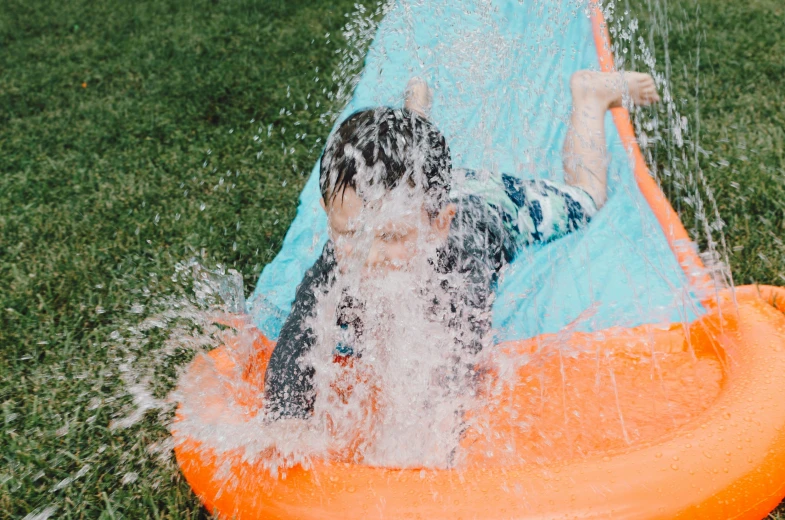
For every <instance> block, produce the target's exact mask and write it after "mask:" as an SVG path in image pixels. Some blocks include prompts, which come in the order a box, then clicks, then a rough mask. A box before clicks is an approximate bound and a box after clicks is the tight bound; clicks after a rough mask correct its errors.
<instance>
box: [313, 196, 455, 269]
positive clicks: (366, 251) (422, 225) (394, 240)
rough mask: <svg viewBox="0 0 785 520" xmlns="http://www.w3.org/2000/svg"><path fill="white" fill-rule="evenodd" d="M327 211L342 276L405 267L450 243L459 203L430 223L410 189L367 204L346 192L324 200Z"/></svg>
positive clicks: (448, 207)
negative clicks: (355, 270) (356, 271)
mask: <svg viewBox="0 0 785 520" xmlns="http://www.w3.org/2000/svg"><path fill="white" fill-rule="evenodd" d="M322 207H323V208H324V210H325V211H326V212H327V223H328V227H329V233H330V238H331V239H332V241H333V244H334V245H335V256H336V260H337V261H338V266H339V268H340V269H341V271H342V272H346V271H347V270H348V269H351V268H355V266H358V267H362V268H363V269H365V270H367V271H387V270H391V269H405V268H406V267H407V266H408V265H410V263H411V261H412V260H413V259H414V258H415V257H418V256H419V255H423V254H428V252H429V251H433V250H435V247H436V246H439V245H442V244H444V243H445V242H446V240H447V235H448V234H449V231H450V223H451V222H452V219H453V217H454V216H455V205H453V204H448V205H447V206H445V208H444V209H442V210H441V211H440V212H439V214H438V215H437V216H436V217H435V218H433V219H431V218H430V217H429V216H428V213H427V212H426V211H425V209H424V208H423V204H422V203H420V202H419V201H418V200H417V197H416V196H414V197H413V196H412V190H406V189H401V190H395V191H393V192H387V193H386V194H385V196H384V197H380V198H379V199H377V200H374V201H371V202H368V201H363V199H362V198H360V196H358V195H357V192H356V191H355V190H354V189H353V188H346V190H345V191H343V192H339V193H338V194H337V195H336V196H335V197H334V198H333V199H332V200H331V201H330V203H329V204H325V202H324V200H322Z"/></svg>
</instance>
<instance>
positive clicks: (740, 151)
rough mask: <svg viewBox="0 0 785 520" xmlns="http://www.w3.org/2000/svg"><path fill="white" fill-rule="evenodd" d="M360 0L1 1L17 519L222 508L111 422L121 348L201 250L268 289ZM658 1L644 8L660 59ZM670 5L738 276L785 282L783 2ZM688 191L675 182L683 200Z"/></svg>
mask: <svg viewBox="0 0 785 520" xmlns="http://www.w3.org/2000/svg"><path fill="white" fill-rule="evenodd" d="M354 3H355V0H330V1H326V0H325V1H316V0H287V1H285V2H284V1H283V0H254V1H252V0H192V1H190V2H181V1H178V0H138V1H136V2H122V1H119V0H106V1H104V2H88V1H87V0H72V1H69V2H61V1H54V0H4V1H3V2H2V3H0V50H1V52H0V174H1V176H0V315H2V321H1V322H0V406H1V407H2V410H1V415H0V417H1V418H2V421H3V424H2V427H1V428H0V457H2V461H1V462H0V517H8V518H21V517H24V516H25V515H26V514H28V513H30V512H31V511H34V510H37V509H38V508H46V507H53V508H56V510H55V513H54V517H56V518H97V517H100V518H120V517H125V518H148V517H152V518H198V517H205V516H206V513H205V512H204V511H203V510H202V508H201V507H200V505H199V503H198V501H197V500H196V499H195V497H194V496H193V495H192V494H191V492H190V490H189V488H188V486H187V485H186V484H185V482H184V481H183V479H182V478H181V477H180V476H179V473H178V472H177V471H176V468H174V466H172V465H171V464H170V465H169V466H166V465H162V464H160V463H158V462H154V461H153V460H152V459H153V456H152V455H148V454H146V453H145V450H146V448H147V447H148V446H149V445H150V444H151V443H152V442H153V441H155V440H158V439H162V438H165V437H166V433H165V432H164V431H162V429H161V428H160V426H157V425H156V424H155V422H154V421H153V420H149V421H147V422H144V423H142V424H140V425H138V426H137V427H134V428H132V429H129V430H116V431H113V430H111V429H109V423H110V419H111V417H112V416H113V414H114V413H116V412H117V410H118V406H119V404H120V403H118V402H117V401H114V400H113V396H114V393H115V391H116V390H117V386H118V385H119V382H118V381H117V380H116V378H115V377H114V373H115V372H113V371H110V370H107V368H106V367H107V362H108V356H109V353H108V352H107V348H106V347H105V343H106V342H107V341H108V338H109V335H110V334H111V332H112V331H113V330H114V325H113V323H114V320H116V319H117V318H118V317H120V316H123V315H125V314H126V313H127V312H128V309H129V306H130V305H131V303H133V302H134V301H135V298H136V297H137V295H140V294H145V292H146V291H150V292H152V293H160V294H165V293H166V292H167V291H169V290H172V284H173V282H172V281H171V279H170V276H171V274H172V272H173V271H174V266H175V263H177V262H181V261H183V260H186V259H188V258H189V257H192V256H198V257H201V258H202V259H203V261H204V262H205V263H206V264H208V265H212V264H216V263H222V264H224V265H226V266H228V267H232V268H234V269H237V270H238V271H239V272H240V273H242V275H243V276H244V279H245V283H246V292H250V290H251V289H252V288H253V284H254V283H255V282H256V279H257V277H258V275H259V272H260V271H261V269H262V267H263V266H264V265H265V264H266V263H267V262H269V261H270V260H271V259H272V258H273V256H274V255H275V253H276V251H277V249H278V247H279V246H280V243H281V240H282V238H283V234H284V232H285V231H286V229H287V227H288V225H289V223H290V222H291V220H292V218H293V217H294V212H295V209H296V204H297V195H298V193H299V191H300V189H301V188H302V186H303V184H304V181H305V175H307V173H309V172H310V169H311V167H312V165H313V163H314V162H315V160H316V159H317V157H318V154H319V153H320V144H319V142H318V141H317V140H319V139H320V140H324V138H325V137H326V134H327V132H328V129H329V128H328V125H329V118H328V119H324V118H322V119H321V120H320V117H319V116H320V115H321V114H322V113H324V112H325V110H326V109H329V108H332V109H337V108H340V107H338V106H337V104H336V103H335V101H334V99H332V98H333V96H328V95H327V94H328V93H330V92H331V91H332V90H333V89H334V87H335V85H334V82H333V80H331V79H330V78H331V71H333V70H334V69H335V67H336V66H337V64H338V63H339V59H340V55H339V54H336V51H337V50H340V49H342V45H343V42H342V40H341V37H340V29H341V27H342V26H343V24H345V23H346V21H347V18H345V16H344V15H345V14H346V13H348V12H351V11H353V10H354V9H355V7H354ZM649 3H650V2H649V0H636V2H635V6H633V7H632V8H631V9H632V12H633V13H637V12H640V14H639V16H640V18H641V26H642V30H641V33H642V34H644V35H646V37H647V38H650V39H652V41H654V42H655V44H657V45H658V56H659V57H661V58H664V46H663V45H661V43H662V42H661V39H660V38H661V37H660V35H659V33H656V34H655V33H654V32H648V31H649V29H648V27H649V26H647V24H651V18H650V16H649V15H648V14H647V13H648V12H649V11H648V9H646V8H645V6H647V5H648V4H649ZM366 5H370V2H368V3H366ZM374 5H375V4H374ZM636 6H637V7H636ZM668 6H669V7H668V12H667V13H659V12H657V10H656V9H654V10H653V11H652V12H654V14H655V15H656V16H659V17H664V18H660V19H665V18H667V20H668V22H669V25H668V53H669V59H670V63H671V72H670V77H671V79H672V82H673V88H674V92H675V95H676V97H677V99H679V100H680V102H681V103H682V105H683V109H682V113H683V114H685V115H687V116H688V117H689V118H690V127H691V128H693V129H696V128H698V127H697V123H698V118H697V117H696V115H695V114H696V108H699V114H700V116H699V121H700V123H699V128H700V130H699V137H700V146H701V149H702V150H703V151H702V152H701V153H699V154H698V157H697V161H698V165H699V166H700V167H701V168H702V170H703V172H704V174H705V175H706V178H707V180H708V183H709V184H710V186H711V188H712V190H713V192H714V195H715V198H716V201H717V204H718V208H719V212H720V215H721V217H722V219H723V221H724V222H725V223H726V227H725V237H726V239H727V240H728V242H729V244H730V246H729V251H730V253H731V254H730V258H729V260H730V263H731V267H732V270H733V274H734V277H735V282H736V283H737V284H742V283H752V282H759V283H769V284H780V285H783V284H785V246H784V245H783V242H782V239H783V238H785V82H784V81H783V77H785V60H783V56H785V6H783V4H782V2H781V0H753V1H751V2H744V3H739V2H736V3H733V2H731V3H728V2H725V1H722V0H700V1H699V2H698V3H696V2H694V1H692V0H674V1H671V2H669V3H668ZM661 27H664V26H662V25H661ZM664 62H665V60H664V59H661V60H660V62H659V63H664ZM317 69H318V70H317ZM316 78H319V82H316V81H315V79H316ZM696 90H697V92H698V95H697V97H696ZM309 96H310V97H309ZM316 103H319V105H317V104H316ZM307 106H308V107H309V108H306V107H307ZM317 106H318V107H319V108H315V107H317ZM325 107H327V108H325ZM282 108H283V109H284V110H283V111H282ZM295 123H297V124H295ZM284 129H286V130H288V131H289V133H288V134H282V131H283V130H284ZM268 132H269V135H270V137H267V133H268ZM293 132H296V135H295V136H292V133H293ZM260 134H261V135H262V136H263V138H262V139H258V138H257V136H258V135H260ZM257 139H258V140H257ZM262 141H263V142H264V147H263V149H264V153H263V154H262V155H260V156H257V154H258V152H259V151H260V150H262V146H261V145H260V142H262ZM284 145H285V146H284ZM658 153H659V152H657V151H656V150H655V159H656V160H657V161H659V160H660V159H662V157H660V156H659V155H657V154H658ZM662 160H664V159H662ZM677 182H679V181H678V180H674V179H670V178H667V177H663V183H664V185H665V188H666V191H668V192H669V193H676V192H677V191H678V190H677V186H676V185H675V184H674V183H677ZM681 192H683V190H681V191H680V193H681ZM673 202H674V205H675V206H676V207H677V208H680V209H683V210H684V215H685V222H686V223H687V225H688V227H690V228H695V226H696V225H697V224H696V223H695V222H692V220H691V216H690V215H691V211H690V208H689V207H687V205H685V204H686V203H685V202H684V201H682V200H681V199H679V198H678V197H674V201H673ZM696 229H697V228H696ZM698 237H699V240H701V238H700V236H699V235H698ZM135 475H136V476H138V478H136V479H135ZM69 479H72V480H69Z"/></svg>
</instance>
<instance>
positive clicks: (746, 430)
mask: <svg viewBox="0 0 785 520" xmlns="http://www.w3.org/2000/svg"><path fill="white" fill-rule="evenodd" d="M762 296H763V298H762ZM764 298H766V300H764ZM736 300H737V303H736V304H734V302H733V301H732V298H731V295H730V294H727V293H726V294H725V295H724V296H723V298H721V301H720V303H719V306H718V307H719V308H717V309H716V310H714V311H712V312H710V313H709V314H707V315H706V316H704V317H703V318H701V319H700V320H698V321H696V322H695V323H693V324H690V325H688V326H682V325H681V324H678V325H674V326H672V327H671V328H670V329H668V330H661V329H656V328H652V327H650V326H644V327H639V328H636V329H619V330H615V331H614V330H609V331H604V332H603V333H602V337H601V339H599V340H598V341H602V342H603V344H604V345H605V347H606V348H610V349H620V350H634V349H636V348H642V349H651V348H654V349H655V350H661V351H671V350H673V349H674V348H678V347H679V345H682V346H683V347H687V346H688V347H689V348H691V349H693V350H694V351H695V352H696V353H697V354H698V355H701V356H703V355H711V356H715V357H718V358H721V359H722V360H723V362H724V364H725V367H726V375H725V378H724V380H723V387H722V390H721V392H720V395H719V397H718V398H717V400H716V402H714V404H713V405H712V406H711V407H710V408H709V409H707V410H706V411H705V412H704V413H702V414H701V415H700V416H699V417H697V418H696V419H695V420H694V421H692V422H690V423H688V424H686V425H685V426H683V427H681V428H679V429H678V430H676V431H673V432H671V433H670V434H669V435H666V436H665V437H664V438H662V439H659V440H657V441H656V442H652V443H649V444H645V445H643V446H639V447H635V448H634V449H629V450H622V451H620V452H619V451H618V450H617V451H616V452H613V453H609V454H607V455H604V456H603V455H601V454H600V455H597V456H595V457H590V458H588V459H584V460H578V461H575V462H569V461H568V462H562V463H553V464H544V465H535V464H530V465H519V466H504V467H500V466H494V465H491V464H487V463H486V462H484V460H483V456H482V453H477V452H475V453H473V455H472V456H471V460H474V462H470V463H469V464H468V465H467V467H465V468H461V469H459V470H454V471H449V470H428V471H423V472H421V471H419V470H396V469H384V468H374V467H368V466H360V465H351V464H343V463H331V462H329V461H317V462H315V464H314V465H313V467H312V468H310V469H309V470H305V469H303V468H301V467H295V468H291V469H290V470H289V471H288V472H287V474H286V478H285V479H281V478H278V477H273V476H271V475H270V473H269V472H268V471H266V470H265V469H264V468H263V467H261V465H255V464H250V463H248V462H246V461H243V460H240V459H239V458H238V459H237V460H231V459H230V467H231V469H230V471H229V473H228V474H226V473H225V472H223V470H222V468H224V466H223V465H222V463H223V462H225V460H220V461H219V460H216V459H215V457H214V456H212V455H211V454H210V453H211V452H210V451H209V449H206V447H204V446H200V445H199V444H198V443H197V442H195V441H193V440H191V439H188V438H185V437H183V436H181V435H179V434H178V433H177V432H176V431H175V432H174V437H175V440H176V442H177V447H176V449H175V453H176V456H177V460H178V463H179V464H180V467H181V469H182V471H183V474H184V475H185V477H186V478H187V480H188V482H189V483H190V484H191V487H192V488H193V490H194V491H195V492H196V494H197V495H198V496H199V497H200V498H201V499H202V501H203V502H204V503H205V505H206V506H207V507H208V508H209V509H210V510H211V511H213V512H215V513H217V514H219V515H220V516H221V517H223V518H238V519H247V518H261V517H263V518H270V519H277V518H281V519H283V518H300V519H317V518H318V519H348V518H369V517H374V518H377V517H378V518H396V519H397V518H428V519H438V518H444V519H455V518H500V519H501V518H517V519H535V518H537V519H539V518H641V519H643V518H646V519H655V518H656V519H659V518H661V519H666V518H667V519H671V518H739V519H755V520H758V519H760V518H762V517H764V516H765V515H766V514H767V513H768V512H769V511H771V510H772V509H773V508H774V507H776V506H777V504H778V503H779V502H780V500H781V499H782V498H783V496H785V400H783V399H782V398H781V396H782V395H783V393H785V379H783V378H782V377H781V374H782V373H783V371H785V315H783V314H782V313H781V312H780V311H778V310H777V309H775V308H774V307H773V306H772V305H770V304H769V303H775V304H777V305H783V303H782V302H785V290H782V289H775V288H763V289H762V290H759V289H758V288H756V287H743V288H739V289H738V290H737V291H736ZM783 307H785V306H783ZM592 337H594V338H598V336H592V335H590V334H586V335H583V334H575V335H574V336H573V337H572V338H570V339H569V340H568V341H567V343H568V345H567V346H568V347H569V343H575V345H576V346H578V345H581V344H585V343H586V342H587V341H591V340H592ZM541 339H542V338H540V340H541ZM259 346H260V350H259V356H257V358H256V359H255V360H254V361H253V362H252V363H253V364H254V370H253V371H254V372H256V373H258V372H259V371H261V372H262V373H263V369H264V362H265V361H266V357H265V356H266V354H265V353H267V354H269V352H270V348H271V345H270V344H269V342H267V341H266V340H264V339H263V338H261V337H260V339H259ZM227 348H228V347H223V348H221V349H217V350H215V351H213V353H211V357H212V358H213V359H214V360H215V361H216V364H217V366H218V367H219V368H220V369H221V371H223V372H224V374H225V375H229V374H230V373H232V364H233V362H232V357H231V356H230V355H229V353H228V351H227ZM507 348H512V349H520V350H523V351H527V350H531V349H533V348H534V340H529V341H525V342H518V343H515V344H508V345H507ZM208 365H209V364H208V363H206V362H205V361H204V360H200V361H197V362H196V363H194V365H193V367H192V368H191V370H205V369H206V368H207V367H208ZM215 377H216V378H217V377H218V376H217V375H216V376H215ZM521 377H525V374H521ZM208 384H209V383H208ZM214 384H215V385H220V384H222V383H221V382H220V381H219V380H218V379H215V381H214ZM248 398H249V397H248V396H247V395H246V396H238V399H243V400H246V399H248ZM508 398H509V399H510V402H513V403H514V402H515V395H512V396H508ZM257 399H258V397H257ZM494 413H497V414H498V415H499V416H498V417H497V419H498V421H497V422H498V424H499V425H501V426H500V427H501V428H504V427H505V426H504V425H506V424H509V421H507V419H506V418H505V417H504V416H503V415H504V414H503V413H502V412H494ZM521 413H525V410H521ZM585 427H586V428H592V427H593V425H591V424H587V425H585ZM508 433H509V432H508ZM512 434H513V435H514V433H512ZM471 436H472V434H471V433H469V435H468V436H467V437H469V438H471ZM470 449H471V448H470ZM219 475H221V476H220V477H219ZM230 481H234V482H239V483H241V485H240V486H235V487H227V485H226V482H230Z"/></svg>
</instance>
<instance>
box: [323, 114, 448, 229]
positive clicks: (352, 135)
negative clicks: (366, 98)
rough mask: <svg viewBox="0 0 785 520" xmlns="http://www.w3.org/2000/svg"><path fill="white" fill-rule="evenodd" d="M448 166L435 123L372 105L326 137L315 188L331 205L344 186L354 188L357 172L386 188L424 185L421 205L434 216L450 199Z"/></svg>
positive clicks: (441, 138)
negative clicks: (316, 187) (424, 197)
mask: <svg viewBox="0 0 785 520" xmlns="http://www.w3.org/2000/svg"><path fill="white" fill-rule="evenodd" d="M360 162H361V163H360ZM381 166H383V168H382V167H381ZM451 167H452V163H451V159H450V148H449V147H448V146H447V141H446V140H445V138H444V136H443V135H442V133H441V132H440V131H439V130H438V129H437V128H436V126H434V125H433V123H431V122H430V121H428V120H427V119H425V118H424V117H422V116H420V115H419V114H417V113H415V112H412V111H409V110H406V109H393V108H388V107H380V108H372V109H368V110H362V111H359V112H355V113H354V114H352V115H351V116H349V118H347V119H346V121H344V122H343V123H341V125H340V126H339V127H338V129H337V130H335V132H333V133H332V135H330V138H329V139H328V140H327V146H326V147H325V150H324V154H323V155H322V159H321V161H320V164H319V187H320V189H321V192H322V198H323V199H324V201H325V203H327V204H329V203H330V202H331V201H332V199H333V198H335V197H336V196H337V195H339V194H342V193H343V192H344V191H345V190H346V188H353V189H356V188H357V176H358V174H361V173H360V172H362V174H365V175H368V176H369V177H370V178H366V179H362V182H364V183H367V184H368V185H375V184H382V185H383V186H384V187H385V188H386V189H387V190H391V189H393V188H395V187H396V186H399V185H400V184H401V183H402V182H406V183H408V184H409V186H412V187H414V188H417V187H419V188H422V190H423V191H424V192H425V194H426V200H427V202H426V208H425V209H426V210H427V211H428V213H429V214H430V215H431V216H434V215H435V214H436V213H438V211H439V210H440V209H441V208H442V207H444V205H445V204H446V203H447V201H448V196H449V191H450V171H451Z"/></svg>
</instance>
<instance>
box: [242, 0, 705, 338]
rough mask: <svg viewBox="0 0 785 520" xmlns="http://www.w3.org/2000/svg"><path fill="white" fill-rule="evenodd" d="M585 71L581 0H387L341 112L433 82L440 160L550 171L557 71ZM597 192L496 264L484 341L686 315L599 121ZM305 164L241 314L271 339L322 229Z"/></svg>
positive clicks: (555, 151) (561, 91) (588, 34)
mask: <svg viewBox="0 0 785 520" xmlns="http://www.w3.org/2000/svg"><path fill="white" fill-rule="evenodd" d="M580 69H595V70H598V69H599V66H598V59H597V52H596V49H595V48H594V40H593V36H592V28H591V20H590V18H589V15H588V10H587V4H586V3H584V2H575V1H570V0H566V1H562V2H559V1H555V2H540V1H536V2H525V1H518V0H497V1H474V2H468V1H460V0H448V1H444V0H435V1H431V2H403V1H401V2H398V3H396V4H395V5H394V7H392V8H391V9H390V11H389V12H388V13H387V14H386V16H385V18H384V19H383V20H382V22H381V23H380V25H379V27H378V32H377V36H376V38H375V40H374V42H373V44H372V45H371V48H370V50H369V53H368V56H367V58H366V64H365V68H364V71H363V73H362V75H361V77H360V80H359V83H358V84H357V86H356V89H355V91H354V96H353V97H352V99H351V101H350V102H349V104H348V105H347V106H346V108H345V110H344V111H343V113H342V115H341V117H340V118H339V119H338V121H339V122H340V121H341V120H343V119H345V118H346V117H347V116H349V115H350V114H351V113H353V112H355V111H356V110H358V109H362V108H367V107H372V106H379V105H387V106H401V105H402V103H403V91H404V88H405V86H406V83H407V82H408V80H409V79H410V78H411V77H413V76H419V77H421V78H424V79H425V80H426V81H427V82H428V83H429V84H430V85H431V87H432V89H433V91H434V106H433V110H432V113H431V117H432V119H433V120H434V122H435V123H436V124H437V126H438V127H439V128H440V129H441V130H442V132H443V133H444V134H445V136H446V137H447V140H448V143H449V145H450V148H451V150H452V154H453V164H454V165H456V166H460V167H466V168H472V169H482V168H486V169H493V170H501V171H503V172H506V173H509V174H512V175H516V176H518V177H521V178H545V179H552V180H561V179H562V178H563V170H562V165H561V149H562V145H563V142H564V137H565V133H566V130H567V122H568V118H569V114H570V95H569V79H570V76H571V74H572V73H573V72H575V71H577V70H580ZM606 128H607V130H606V133H607V140H608V148H609V153H610V165H609V194H610V197H609V200H608V203H607V204H606V205H605V206H604V207H603V208H602V210H601V211H600V212H599V214H598V215H597V216H596V217H595V219H594V220H593V221H592V222H591V223H590V225H589V226H588V227H587V228H585V229H583V230H581V231H579V232H576V233H573V234H571V235H569V236H567V237H566V238H563V239H560V240H558V241H555V242H552V243H549V244H545V245H539V246H535V247H532V248H529V249H527V250H525V251H523V252H522V253H521V254H520V255H519V257H518V258H517V259H516V260H515V261H514V262H513V263H512V264H510V265H509V266H507V268H506V269H505V271H504V272H503V274H502V276H501V278H500V281H499V283H498V288H497V297H496V300H495V303H494V308H493V319H494V328H495V330H496V331H497V332H496V334H497V339H498V340H500V341H502V340H510V339H522V338H527V337H532V336H535V335H538V334H542V333H553V332H558V331H560V330H564V329H565V328H567V329H568V330H585V331H592V330H599V329H604V328H608V327H612V326H617V325H618V326H626V327H631V326H637V325H640V324H643V323H662V322H673V321H691V320H692V319H694V318H695V316H696V315H697V314H699V313H701V312H702V310H701V307H700V304H699V303H698V301H697V299H696V298H695V296H694V294H693V293H692V292H691V290H690V288H689V287H688V285H687V280H686V278H685V276H684V273H683V271H682V269H681V268H680V266H679V265H678V263H677V261H676V259H675V257H674V255H673V253H672V252H671V250H670V249H669V246H668V244H667V241H666V238H665V236H664V234H663V231H662V229H661V228H660V227H659V225H658V223H657V221H656V219H655V217H654V215H653V214H652V212H651V210H650V208H649V207H648V205H647V204H646V202H645V200H644V199H643V197H642V195H641V194H640V192H639V190H638V188H637V186H636V184H635V180H634V178H633V173H632V166H631V159H630V155H629V153H628V150H625V149H624V147H623V146H622V143H621V141H620V139H619V136H618V134H617V132H616V129H615V127H614V125H613V123H612V120H611V117H610V115H608V116H607V120H606ZM319 197H320V194H319V188H318V164H317V165H316V166H315V167H314V169H313V172H312V174H311V176H310V178H309V180H308V182H307V184H306V186H305V188H304V190H303V192H302V194H301V196H300V204H299V209H298V212H297V216H296V218H295V220H294V222H293V223H292V225H291V228H290V229H289V232H288V233H287V235H286V237H285V239H284V242H283V246H282V248H281V251H280V253H279V254H278V256H277V257H276V258H275V259H274V260H273V261H272V262H271V263H270V264H269V265H267V266H266V267H265V269H264V270H263V272H262V274H261V277H260V279H259V283H258V284H257V286H256V290H255V291H254V294H253V295H252V297H251V298H250V299H249V312H250V313H251V314H252V316H253V318H254V321H255V323H256V324H257V326H258V327H259V328H260V329H261V330H262V332H264V333H265V334H266V335H267V336H268V337H270V338H271V339H276V338H277V337H278V334H279V332H280V328H281V325H282V324H283V320H285V318H286V316H287V315H288V313H289V310H290V308H291V303H292V301H293V299H294V295H295V290H296V288H297V286H298V284H299V283H300V281H301V280H302V278H303V275H304V273H305V271H306V270H307V269H308V268H309V267H310V266H311V265H312V264H313V263H314V261H315V260H316V258H317V257H318V255H319V254H320V252H321V250H322V247H323V246H324V244H325V242H326V240H327V229H326V225H327V224H326V217H325V215H324V212H323V211H322V209H321V207H320V205H319Z"/></svg>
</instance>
